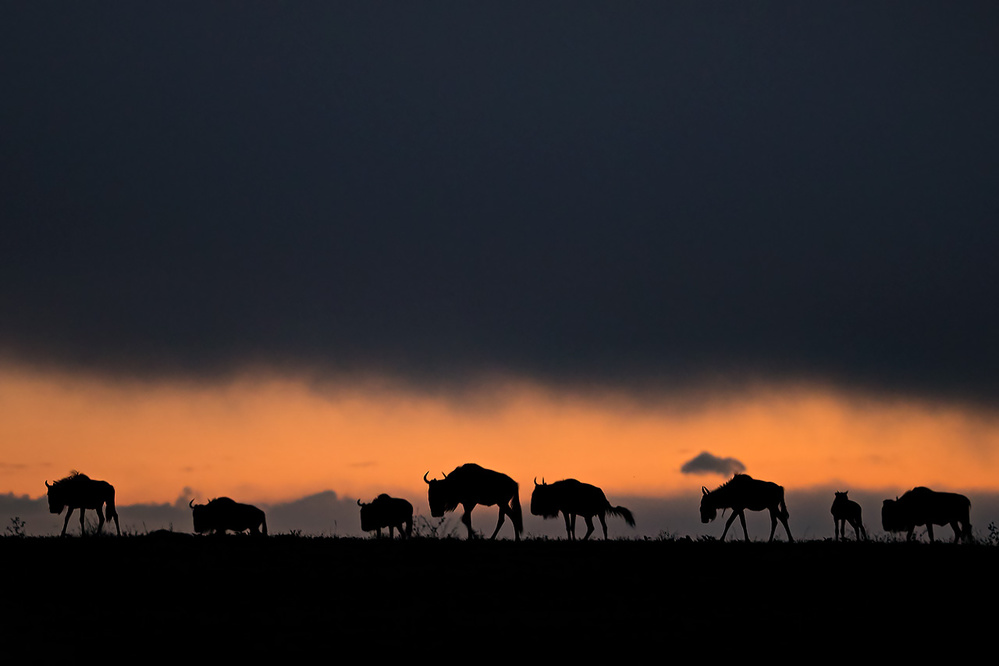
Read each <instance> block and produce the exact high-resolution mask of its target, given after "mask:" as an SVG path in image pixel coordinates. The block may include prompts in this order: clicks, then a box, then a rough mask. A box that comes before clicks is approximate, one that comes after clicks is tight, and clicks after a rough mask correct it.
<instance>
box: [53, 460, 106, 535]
mask: <svg viewBox="0 0 999 666" xmlns="http://www.w3.org/2000/svg"><path fill="white" fill-rule="evenodd" d="M45 487H46V488H48V496H49V511H50V512H52V513H62V510H63V508H64V507H69V511H67V512H66V520H64V521H63V523H62V536H66V526H67V525H69V517H70V516H71V515H73V509H79V510H80V534H83V533H84V525H83V514H84V512H85V511H86V510H87V509H93V510H94V511H96V512H97V520H98V523H97V533H98V534H100V533H101V529H103V527H104V513H102V512H101V507H102V506H104V505H107V514H108V515H107V517H108V520H112V519H113V520H114V528H115V531H116V532H117V533H118V536H121V528H120V527H119V526H118V512H117V511H116V510H115V508H114V486H112V485H111V484H110V483H108V482H107V481H95V480H93V479H91V478H90V477H89V476H87V475H86V474H81V473H80V472H73V473H71V474H70V475H69V476H67V477H66V478H64V479H59V480H58V481H56V482H55V483H52V484H50V483H49V482H48V481H46V482H45Z"/></svg>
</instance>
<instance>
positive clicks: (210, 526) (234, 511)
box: [188, 497, 267, 536]
mask: <svg viewBox="0 0 999 666" xmlns="http://www.w3.org/2000/svg"><path fill="white" fill-rule="evenodd" d="M188 506H190V507H191V511H192V514H193V518H194V531H195V532H197V533H198V534H202V533H204V532H210V533H212V534H225V532H226V530H232V531H233V532H244V531H246V530H250V533H251V534H261V533H263V534H264V535H265V536H266V535H267V522H266V520H265V519H264V512H263V511H261V510H260V509H258V508H257V507H255V506H253V505H251V504H240V503H239V502H234V501H233V500H231V499H229V498H228V497H219V498H216V499H213V500H211V501H209V502H208V504H195V503H194V500H193V499H192V500H191V502H190V504H189V505H188Z"/></svg>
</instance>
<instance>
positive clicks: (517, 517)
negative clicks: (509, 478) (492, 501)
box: [510, 483, 524, 534]
mask: <svg viewBox="0 0 999 666" xmlns="http://www.w3.org/2000/svg"><path fill="white" fill-rule="evenodd" d="M510 509H511V512H512V513H513V516H512V518H513V529H515V530H517V534H522V533H523V532H524V512H523V510H522V509H521V508H520V486H519V485H517V484H516V483H514V484H513V497H512V498H511V499H510Z"/></svg>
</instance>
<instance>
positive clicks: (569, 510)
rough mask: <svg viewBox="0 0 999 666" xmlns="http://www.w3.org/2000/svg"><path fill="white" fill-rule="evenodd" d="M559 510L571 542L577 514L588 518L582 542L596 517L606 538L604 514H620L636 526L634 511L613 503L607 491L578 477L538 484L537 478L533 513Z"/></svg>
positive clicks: (547, 515)
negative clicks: (581, 480)
mask: <svg viewBox="0 0 999 666" xmlns="http://www.w3.org/2000/svg"><path fill="white" fill-rule="evenodd" d="M560 511H561V512H562V516H563V518H565V531H566V533H567V534H568V535H569V540H570V541H573V540H575V538H576V516H582V517H583V519H584V520H585V521H586V535H585V536H584V537H583V541H586V540H587V539H589V538H590V535H591V534H593V516H596V517H597V518H599V519H600V526H601V527H603V528H604V539H606V538H607V522H606V520H604V515H605V514H608V513H611V514H614V515H616V516H621V517H622V518H624V522H626V523H628V525H629V526H631V527H634V526H635V518H634V516H632V515H631V511H629V510H628V509H626V508H624V507H623V506H611V503H610V502H608V501H607V496H606V495H604V491H603V490H601V489H600V488H598V487H596V486H593V485H590V484H589V483H582V482H580V481H577V480H576V479H563V480H562V481H555V482H554V483H550V484H549V483H545V482H544V479H542V480H541V484H540V485H539V484H538V480H537V479H535V480H534V492H533V493H532V494H531V513H532V514H533V515H535V516H542V517H544V518H557V517H558V514H559V512H560Z"/></svg>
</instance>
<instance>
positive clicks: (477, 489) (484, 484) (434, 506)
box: [423, 463, 524, 541]
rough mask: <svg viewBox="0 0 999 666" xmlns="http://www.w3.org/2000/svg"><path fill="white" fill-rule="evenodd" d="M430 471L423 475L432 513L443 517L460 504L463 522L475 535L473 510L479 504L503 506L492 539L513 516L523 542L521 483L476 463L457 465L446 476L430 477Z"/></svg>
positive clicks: (518, 536) (516, 533) (472, 534)
mask: <svg viewBox="0 0 999 666" xmlns="http://www.w3.org/2000/svg"><path fill="white" fill-rule="evenodd" d="M429 474H430V472H427V473H426V474H424V475H423V480H424V481H426V482H427V484H428V485H429V486H430V488H429V489H428V490H427V498H428V500H429V502H430V515H431V516H433V517H434V518H440V517H441V516H443V515H444V512H445V511H454V510H455V509H456V508H458V506H459V505H460V506H461V507H462V508H463V509H464V510H465V511H464V513H463V514H462V516H461V522H463V523H465V527H466V528H467V529H468V538H469V539H471V538H473V537H474V536H475V534H474V532H472V509H473V508H474V507H475V505H476V504H481V505H483V506H492V505H494V504H496V505H499V521H497V523H496V529H495V530H493V535H492V536H491V537H489V538H490V539H495V538H496V535H497V534H498V533H499V531H500V527H502V526H503V520H504V519H505V517H506V516H510V520H512V521H513V530H514V537H515V538H516V540H517V541H520V533H521V532H523V531H524V517H523V514H522V513H521V509H520V493H519V489H518V486H517V482H516V481H514V480H513V479H511V478H510V477H509V476H507V475H506V474H501V473H500V472H494V471H493V470H491V469H485V468H483V467H479V466H478V465H476V464H474V463H468V464H465V465H461V466H460V467H456V468H455V469H454V471H453V472H451V473H450V474H445V475H444V478H443V479H440V480H437V479H433V480H430V479H427V475H429Z"/></svg>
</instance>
